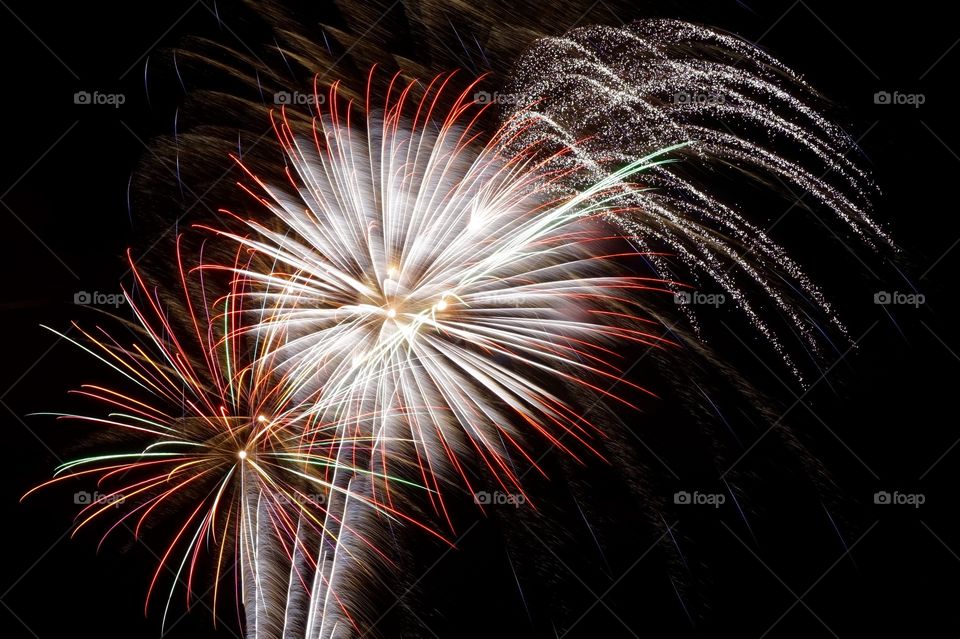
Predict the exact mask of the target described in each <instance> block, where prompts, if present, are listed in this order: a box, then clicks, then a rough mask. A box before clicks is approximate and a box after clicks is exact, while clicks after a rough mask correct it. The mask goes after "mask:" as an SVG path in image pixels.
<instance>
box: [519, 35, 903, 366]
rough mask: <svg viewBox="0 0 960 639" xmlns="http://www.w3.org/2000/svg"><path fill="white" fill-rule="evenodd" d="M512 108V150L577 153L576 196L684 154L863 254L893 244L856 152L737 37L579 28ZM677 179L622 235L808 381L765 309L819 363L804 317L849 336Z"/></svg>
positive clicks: (637, 202)
mask: <svg viewBox="0 0 960 639" xmlns="http://www.w3.org/2000/svg"><path fill="white" fill-rule="evenodd" d="M506 95H508V96H509V97H510V98H511V99H510V100H506V102H507V103H508V104H510V105H512V106H509V107H508V108H507V109H506V111H507V113H506V116H507V118H508V122H509V123H510V124H511V126H513V127H514V128H515V130H516V131H517V144H518V146H521V147H522V146H527V145H530V144H533V143H545V142H546V143H549V142H552V144H553V145H556V146H561V147H572V148H573V149H574V152H572V153H569V154H566V155H563V156H558V158H557V164H558V166H562V167H571V166H574V167H578V168H581V169H583V171H582V172H573V173H571V174H570V175H571V176H572V177H573V178H575V179H568V180H566V184H565V185H564V186H566V187H567V188H568V189H570V190H572V191H577V190H580V189H582V184H585V183H586V184H589V183H590V182H592V181H596V180H599V179H602V178H603V177H604V176H606V175H609V174H610V172H611V171H612V170H616V168H618V167H619V166H622V165H623V164H624V163H628V162H631V161H633V160H635V159H636V158H638V157H641V156H643V155H646V154H648V153H650V152H651V151H652V150H656V149H659V148H663V147H665V146H669V145H672V144H676V143H678V142H689V146H688V147H687V149H686V150H685V151H686V152H687V153H689V154H690V155H691V159H690V161H688V162H686V163H685V164H693V165H694V166H702V167H707V168H710V167H717V168H724V167H726V168H731V167H732V168H734V169H735V170H736V171H739V172H740V176H741V178H740V179H741V181H743V180H746V181H750V180H755V179H758V178H759V179H765V180H768V181H769V182H771V183H774V184H775V183H781V184H786V185H789V187H790V188H791V189H792V192H797V193H802V194H809V197H810V199H811V200H815V201H816V202H817V203H818V204H819V205H820V206H822V207H824V208H825V209H827V210H828V211H830V212H832V213H833V214H834V215H835V216H836V217H837V218H838V219H840V220H842V222H843V223H845V224H846V225H848V227H849V228H850V229H851V230H852V231H853V232H854V233H856V234H857V235H858V236H859V237H860V238H861V239H862V240H863V241H864V242H866V243H867V244H871V245H872V244H873V243H874V242H876V243H879V244H889V243H890V239H889V237H888V236H887V235H886V234H885V233H884V232H883V230H882V229H880V228H879V227H878V226H877V224H876V223H875V222H874V221H873V220H872V219H871V218H870V217H869V216H868V214H867V211H868V209H869V196H870V192H871V190H872V188H871V185H870V183H869V180H868V178H867V176H866V174H865V173H864V172H863V171H861V170H860V169H859V168H858V167H857V166H856V164H855V163H854V162H853V161H852V160H851V159H849V158H847V157H846V151H847V150H848V149H850V148H851V147H853V143H852V141H851V140H850V139H849V137H848V136H847V135H846V134H845V133H844V132H843V131H842V130H841V129H840V128H839V127H837V126H836V125H834V124H832V123H830V122H829V121H827V120H826V119H825V118H824V117H823V116H822V115H821V114H820V113H818V111H817V110H816V109H815V108H814V107H813V106H811V102H812V90H811V89H810V88H809V87H808V86H807V85H806V84H805V83H803V82H802V81H801V80H800V78H799V77H797V76H796V74H794V73H793V72H792V71H790V70H789V69H788V68H787V67H786V66H784V65H783V64H782V63H780V62H778V61H777V60H776V59H774V58H772V57H770V56H769V55H767V54H766V53H764V52H763V51H761V50H760V49H758V48H757V47H756V46H754V45H752V44H750V43H747V42H745V41H743V40H741V39H739V38H737V37H735V36H731V35H728V34H725V33H722V32H719V31H715V30H712V29H708V28H705V27H700V26H697V25H691V24H688V23H683V22H677V21H669V20H645V21H639V22H636V23H634V24H632V25H629V26H627V27H623V28H614V27H600V26H591V27H584V28H579V29H576V30H574V31H572V32H570V33H568V34H566V35H565V36H563V37H559V38H543V39H541V40H539V41H538V42H536V43H535V44H534V45H533V46H532V47H531V48H530V50H529V51H528V52H527V53H526V54H525V55H523V56H522V57H521V58H520V60H519V61H518V62H517V64H516V67H515V71H514V78H513V80H512V84H511V86H510V87H509V89H508V93H507V94H506ZM587 133H589V137H587ZM548 148H549V145H548ZM777 149H779V150H777ZM783 149H788V150H789V154H785V153H784V152H783ZM675 168H676V167H675V166H656V167H651V170H650V171H649V172H647V173H646V174H645V175H644V178H645V181H644V185H645V186H646V187H652V188H649V189H648V190H633V192H632V193H631V194H630V196H629V202H630V203H631V204H632V206H631V207H630V209H629V211H627V212H618V213H617V214H616V215H615V216H614V217H615V218H616V221H617V223H618V224H620V225H621V226H622V228H624V230H625V231H626V232H627V233H628V234H629V235H630V236H631V237H633V238H634V240H635V242H636V243H637V245H638V246H639V247H640V248H641V250H646V251H652V250H654V249H659V250H665V251H668V252H669V253H671V254H673V255H674V256H675V257H676V258H679V259H680V260H681V261H682V263H684V264H685V265H686V266H687V268H688V270H689V277H693V278H695V279H700V278H704V279H706V281H708V282H711V281H712V282H713V283H714V285H716V286H719V287H720V289H722V290H723V291H725V292H726V293H727V294H728V295H730V296H731V297H732V298H733V299H734V300H735V302H736V304H737V305H738V307H739V308H740V310H741V311H742V312H743V313H744V314H745V315H746V317H747V318H748V319H749V320H750V321H751V322H752V324H753V325H754V327H755V328H756V329H757V330H758V331H759V332H760V333H762V334H763V335H764V336H765V337H766V339H767V340H769V342H770V343H771V344H772V345H773V347H774V348H775V349H776V351H777V352H778V353H779V354H780V355H781V356H782V357H783V358H784V360H785V361H786V363H787V365H788V367H790V368H791V370H793V372H794V373H795V374H796V375H797V376H798V377H801V378H802V375H801V371H800V370H799V368H798V367H797V365H796V364H795V363H794V360H793V356H792V355H791V353H790V350H791V349H790V348H788V347H787V346H786V344H785V343H784V341H783V336H782V334H781V331H779V330H778V329H777V328H776V327H775V326H774V325H773V324H771V321H770V320H771V314H770V313H766V312H765V311H764V307H766V306H767V305H768V304H769V303H772V304H773V305H774V306H775V307H776V309H777V310H778V312H779V313H781V314H782V315H784V316H785V317H786V318H788V320H789V321H788V329H789V330H791V331H796V332H797V333H798V334H799V335H800V336H801V337H802V340H803V341H804V342H805V344H806V347H807V348H809V349H810V350H812V351H813V352H814V353H816V352H818V351H819V350H820V348H821V343H822V341H823V339H824V337H823V331H822V329H821V328H820V327H818V326H817V325H816V320H815V319H814V318H813V317H812V314H811V312H810V310H815V311H817V312H819V313H821V314H822V316H823V317H825V318H827V321H828V323H830V324H832V325H833V326H834V328H835V329H837V330H839V331H840V332H841V333H844V334H845V331H844V328H843V325H842V324H841V323H840V321H839V320H838V319H837V318H836V316H835V315H834V314H833V312H832V309H831V306H830V303H829V302H828V301H827V299H826V298H825V297H824V295H823V294H822V293H821V291H820V289H819V288H818V286H817V285H816V284H815V283H814V282H813V281H811V279H810V278H809V277H808V276H807V275H806V273H805V272H804V270H803V269H802V268H801V267H800V265H799V264H798V263H797V262H796V261H795V260H794V259H793V258H792V257H791V256H790V255H789V254H788V253H787V251H786V250H785V249H784V248H782V247H781V246H780V245H778V244H777V243H776V242H775V241H774V240H773V239H771V237H770V236H769V235H768V234H767V233H766V232H765V231H764V230H763V229H762V228H761V227H760V226H758V225H757V224H755V223H753V222H751V221H750V220H749V219H748V216H747V214H748V213H757V212H756V211H751V210H750V209H749V206H746V207H743V208H746V209H747V210H746V211H745V212H744V211H739V210H737V209H736V208H734V207H732V206H730V205H728V204H726V203H725V202H724V201H723V199H722V198H721V197H719V196H718V195H716V194H715V193H713V192H711V191H708V190H704V186H703V185H702V183H703V178H704V172H703V171H700V172H699V173H695V174H691V175H684V174H682V173H680V172H679V171H676V170H674V169H675ZM584 175H586V176H588V177H587V179H586V181H584V178H583V176H584ZM578 181H579V182H578ZM625 188H627V189H630V190H632V189H631V187H625ZM760 214H761V215H760V216H761V217H762V218H767V219H770V220H771V221H772V220H773V219H774V218H773V217H772V216H770V215H769V213H765V212H760ZM651 262H653V263H654V264H655V265H656V266H657V269H658V271H659V272H660V273H662V274H664V277H668V278H669V277H670V274H672V273H674V272H675V266H672V265H671V263H670V260H669V259H668V258H667V257H664V256H660V255H654V256H652V257H651ZM673 277H680V276H675V275H674V276H673ZM754 290H757V291H758V293H759V295H757V294H753V293H752V291H754ZM798 298H799V299H798ZM685 310H686V311H687V312H688V313H689V314H690V319H691V320H692V321H693V322H694V323H695V324H696V317H695V316H693V314H692V310H691V309H690V308H689V307H687V308H685Z"/></svg>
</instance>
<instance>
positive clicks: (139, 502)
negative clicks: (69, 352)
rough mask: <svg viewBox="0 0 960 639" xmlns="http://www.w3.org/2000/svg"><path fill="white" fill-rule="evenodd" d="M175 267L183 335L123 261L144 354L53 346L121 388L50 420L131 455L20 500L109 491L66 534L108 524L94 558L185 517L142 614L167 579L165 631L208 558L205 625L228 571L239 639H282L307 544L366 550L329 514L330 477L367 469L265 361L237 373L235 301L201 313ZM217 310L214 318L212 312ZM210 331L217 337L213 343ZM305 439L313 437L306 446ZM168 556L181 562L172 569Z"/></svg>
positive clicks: (304, 575)
mask: <svg viewBox="0 0 960 639" xmlns="http://www.w3.org/2000/svg"><path fill="white" fill-rule="evenodd" d="M177 263H178V265H179V267H180V268H179V273H180V282H181V285H182V287H183V299H182V307H178V308H176V309H174V311H175V312H176V313H177V315H178V316H179V317H180V318H181V319H182V320H184V321H185V322H186V325H189V329H187V330H180V328H179V323H178V322H175V321H171V320H170V319H169V316H168V314H167V309H166V308H165V307H164V304H163V302H162V301H161V298H160V296H159V295H157V294H156V292H155V291H152V290H150V289H149V288H148V286H147V284H146V283H145V281H144V280H143V278H142V277H141V275H140V273H139V271H138V270H137V268H136V266H135V265H134V264H133V261H132V260H131V268H132V270H133V273H134V275H135V278H136V283H137V288H138V289H139V290H140V291H141V292H142V293H143V295H144V297H145V298H146V299H147V305H146V309H141V307H140V306H138V305H137V304H136V303H135V302H134V301H133V298H132V296H130V295H127V299H128V301H129V302H130V307H131V309H132V310H133V313H134V316H135V318H136V320H137V323H136V324H131V325H130V328H132V329H133V331H134V332H135V333H136V334H137V335H138V336H139V337H141V338H143V339H142V342H141V343H139V344H137V343H135V344H134V345H132V346H129V347H126V346H122V345H121V344H120V343H119V342H118V341H117V340H116V339H114V338H113V337H111V336H110V334H109V333H107V332H106V331H105V330H104V329H102V328H98V329H97V330H95V331H87V330H84V329H82V328H80V327H79V326H76V325H75V327H76V329H77V330H78V331H79V332H80V333H81V334H82V335H83V340H79V341H78V340H73V339H71V338H70V337H67V336H65V335H63V337H64V338H65V339H67V340H69V341H71V342H73V343H74V344H75V345H77V346H78V347H80V348H81V349H83V350H84V351H86V352H87V353H89V354H90V355H92V356H93V357H95V358H96V359H98V360H99V361H100V362H102V363H104V364H106V365H107V366H108V367H109V368H111V369H112V370H113V371H114V372H116V373H119V374H120V375H121V376H122V378H123V380H124V381H125V382H126V388H122V389H120V390H114V389H111V388H107V387H103V386H96V385H85V386H83V387H81V389H79V390H78V391H76V393H77V394H78V395H81V396H84V397H86V398H88V399H92V400H96V401H98V402H100V403H101V404H103V405H105V406H106V407H107V408H109V409H110V410H111V411H112V412H110V413H109V414H107V415H106V416H104V417H100V416H96V415H84V414H73V413H71V414H64V413H56V414H55V415H56V416H57V417H58V418H60V419H65V420H73V421H80V422H85V423H88V424H92V425H95V426H97V427H104V428H107V429H109V430H112V431H118V432H120V433H122V434H125V435H127V436H128V441H129V442H131V443H133V444H134V445H136V446H139V448H137V449H136V450H132V451H130V452H119V453H118V452H103V453H101V454H96V455H91V456H88V457H83V458H79V459H75V460H73V461H69V462H66V463H63V464H62V465H61V466H60V467H59V468H58V469H57V472H56V476H55V478H54V479H52V480H51V481H49V482H46V483H44V484H41V485H40V486H38V487H37V488H34V489H33V490H31V491H30V492H31V493H32V492H33V491H35V490H38V489H40V488H43V487H45V486H49V485H51V484H55V483H59V482H63V481H68V480H71V479H76V478H80V477H83V478H87V477H95V478H97V485H98V488H99V487H100V486H109V487H110V488H109V489H104V490H105V492H103V493H102V494H100V493H99V492H98V493H97V495H98V498H97V499H96V500H94V501H92V502H91V503H89V504H88V505H87V506H86V507H85V508H83V509H82V510H81V511H80V513H79V514H78V516H77V525H76V530H75V531H74V534H75V533H76V531H79V530H80V529H81V528H83V527H85V526H87V524H89V523H91V522H92V521H93V520H95V519H101V518H105V517H108V516H110V515H111V514H116V515H117V519H116V521H114V522H113V523H112V524H111V525H110V526H109V527H108V529H107V531H106V533H105V534H104V535H103V537H102V538H101V541H100V545H102V544H103V543H104V541H105V540H106V539H107V537H108V536H109V535H110V534H111V533H112V532H114V531H117V529H118V528H121V527H123V528H126V529H128V530H130V531H131V532H132V533H133V534H134V535H135V536H136V537H138V538H139V537H140V536H141V532H142V530H143V529H144V528H146V527H149V526H150V525H151V522H152V521H153V520H154V519H156V518H157V517H158V514H157V513H158V511H160V510H163V511H166V512H169V511H171V510H174V511H176V512H179V513H181V514H182V515H183V516H184V518H183V520H182V521H181V523H179V524H177V525H176V526H174V531H175V533H174V535H173V539H172V540H171V541H170V542H169V544H168V545H167V546H166V548H165V550H164V551H163V552H162V556H161V557H160V560H159V563H158V565H157V568H156V570H155V572H154V574H153V578H152V579H151V582H150V587H149V589H148V594H147V606H149V603H150V599H151V595H152V593H153V591H154V589H155V587H156V586H157V585H158V582H159V580H160V578H161V577H166V572H169V573H170V574H171V575H173V584H172V585H171V589H170V595H169V596H168V598H167V602H166V605H165V607H164V620H165V619H166V617H167V613H168V611H169V608H170V604H171V601H172V598H173V595H174V592H175V589H176V587H177V586H178V585H179V584H181V583H182V584H183V585H185V591H186V593H185V594H186V605H187V606H188V607H189V606H190V605H191V602H192V600H194V599H195V598H196V596H197V595H196V594H195V593H194V590H195V586H194V582H195V576H196V571H197V565H198V563H199V560H200V557H201V554H202V552H203V550H204V548H206V549H207V550H206V552H207V554H209V555H210V561H211V562H212V563H213V566H214V568H213V593H212V599H213V606H212V609H213V614H214V621H215V622H216V620H217V614H216V609H217V603H218V600H219V599H220V598H221V596H220V592H219V590H220V584H221V580H222V578H225V577H226V576H227V575H229V573H230V570H229V568H230V567H231V564H233V563H234V562H235V566H234V567H236V571H237V573H238V575H239V579H240V584H239V592H238V596H239V598H238V603H239V602H241V601H242V602H243V603H244V608H245V612H246V618H247V628H248V634H249V636H251V637H264V638H266V637H280V636H282V633H283V632H284V631H285V629H287V628H296V627H302V626H303V625H304V624H305V623H306V616H307V614H308V611H309V606H307V605H304V601H305V600H309V598H310V591H309V589H308V588H307V587H306V586H305V585H304V584H309V582H310V580H311V579H312V575H313V573H314V571H315V569H316V560H317V559H316V550H317V548H316V546H317V544H320V543H321V542H322V543H326V544H336V543H337V541H338V538H339V536H340V535H346V534H349V535H350V536H351V538H352V539H353V540H354V541H353V543H354V545H363V544H372V543H373V540H371V539H368V538H366V537H364V536H363V535H362V534H360V533H358V532H356V531H353V530H351V529H350V526H349V525H346V524H345V523H344V521H343V517H344V516H345V513H344V512H343V511H342V510H340V511H338V510H337V508H332V509H331V508H328V507H327V504H331V503H333V504H337V503H342V502H343V500H344V497H346V494H347V493H348V492H349V490H350V488H349V485H348V484H346V483H344V482H343V481H341V480H340V479H339V478H338V476H339V475H342V474H347V475H350V476H355V475H359V476H363V477H368V478H372V479H374V480H376V479H377V477H376V476H375V473H372V472H371V471H369V470H367V469H365V468H353V467H347V466H345V465H344V463H343V460H344V459H345V458H346V457H345V456H344V455H343V451H345V450H347V449H348V448H349V447H355V448H356V449H357V450H364V449H367V448H369V446H370V442H369V440H364V439H361V438H351V437H349V436H348V435H344V434H343V433H339V432H336V431H335V429H332V428H331V427H330V426H329V425H324V424H320V423H317V422H316V421H311V420H310V417H309V414H308V412H307V411H305V410H304V409H303V408H302V407H300V406H298V405H297V404H296V403H295V402H293V401H292V400H291V398H290V396H289V394H288V393H287V392H286V390H285V388H284V387H283V385H282V384H278V383H277V382H278V381H282V380H278V379H277V378H275V376H274V373H275V371H274V369H273V368H272V367H271V366H270V359H269V358H268V357H261V358H256V361H253V362H250V363H244V361H245V360H246V359H248V358H249V355H247V352H246V350H245V348H246V347H245V345H244V344H243V343H242V342H241V339H242V336H243V335H244V331H243V330H242V329H241V327H239V326H237V325H236V324H235V323H234V322H235V321H236V320H237V319H238V318H240V315H239V314H238V313H235V312H233V311H232V310H231V307H232V305H233V304H234V303H235V302H236V300H237V299H239V295H238V293H237V292H236V291H233V292H231V293H230V294H229V295H226V296H224V297H223V298H222V299H220V300H214V301H210V302H208V300H207V299H206V291H205V289H204V288H203V286H202V285H201V286H200V293H199V295H193V294H192V293H195V291H196V288H197V287H196V286H193V285H192V284H191V283H190V282H188V276H187V273H186V272H185V269H184V267H183V264H182V261H181V259H180V256H179V252H178V260H177ZM198 271H199V272H202V271H203V269H202V268H201V269H198ZM194 297H199V305H198V301H195V299H194ZM218 303H219V304H222V305H223V307H224V308H223V310H222V311H220V312H215V311H214V310H213V308H214V307H215V306H216V305H217V304H218ZM221 320H222V321H223V323H224V325H223V327H222V334H223V335H224V337H223V338H219V337H217V335H219V334H220V333H218V331H217V326H218V325H219V324H220V323H221ZM48 414H49V413H48ZM304 431H310V433H311V436H310V440H309V442H306V441H305V440H304V437H303V433H304ZM128 450H129V449H128ZM397 481H403V480H397ZM407 485H409V482H407ZM27 494H28V495H29V494H30V493H27ZM349 501H350V503H351V504H352V505H353V507H354V508H355V509H362V508H367V509H370V510H372V511H375V512H377V513H379V515H380V516H384V517H387V518H390V519H394V520H396V521H405V522H411V521H412V520H411V519H410V518H409V517H407V516H406V515H404V514H402V513H400V512H399V511H397V510H396V509H394V508H393V507H391V506H390V505H388V504H380V503H377V502H376V500H375V499H373V498H372V497H371V496H369V495H368V494H364V495H361V494H356V495H350V500H349ZM121 507H122V508H121ZM178 549H179V552H181V553H182V556H181V557H179V558H176V557H175V555H176V553H177V551H178ZM344 552H347V553H349V552H350V549H345V550H344ZM224 580H225V579H224ZM327 590H329V589H327ZM334 601H336V599H335V598H334Z"/></svg>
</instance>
